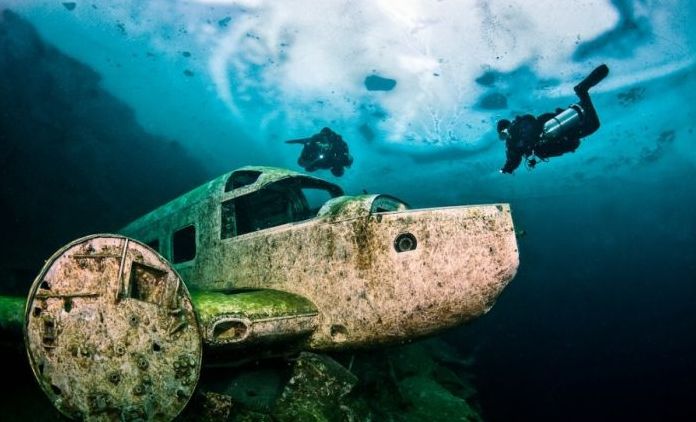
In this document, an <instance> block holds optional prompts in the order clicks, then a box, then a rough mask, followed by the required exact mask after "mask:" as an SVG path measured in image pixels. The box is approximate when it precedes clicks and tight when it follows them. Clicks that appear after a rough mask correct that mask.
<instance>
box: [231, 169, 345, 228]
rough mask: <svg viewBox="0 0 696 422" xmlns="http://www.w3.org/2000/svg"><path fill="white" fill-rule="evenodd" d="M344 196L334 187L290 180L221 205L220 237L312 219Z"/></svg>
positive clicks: (296, 179) (295, 179) (302, 180)
mask: <svg viewBox="0 0 696 422" xmlns="http://www.w3.org/2000/svg"><path fill="white" fill-rule="evenodd" d="M341 194H342V192H341V190H340V189H339V188H338V187H336V186H334V185H331V184H328V183H325V182H321V181H316V180H313V179H308V178H307V179H303V178H290V179H285V180H281V181H279V182H277V183H274V184H272V185H269V186H267V187H265V188H263V189H261V190H258V191H255V192H251V193H249V194H247V195H242V196H239V197H236V198H232V199H229V200H227V201H225V202H223V203H222V208H221V219H222V221H221V223H222V224H221V233H220V237H221V238H223V239H227V238H230V237H233V236H235V235H236V236H239V235H242V234H245V233H250V232H254V231H257V230H264V229H268V228H271V227H276V226H280V225H282V224H287V223H293V222H297V221H303V220H307V219H310V218H313V217H315V216H316V215H317V212H318V211H319V209H320V208H321V206H322V205H323V204H324V203H325V202H326V201H328V200H329V199H331V198H335V197H337V196H340V195H341Z"/></svg>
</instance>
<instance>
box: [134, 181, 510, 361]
mask: <svg viewBox="0 0 696 422" xmlns="http://www.w3.org/2000/svg"><path fill="white" fill-rule="evenodd" d="M249 169H252V170H256V171H261V172H263V174H262V175H261V176H259V177H258V179H257V180H256V182H253V183H251V184H246V185H244V186H243V187H240V188H238V189H233V190H226V189H225V186H226V185H227V182H228V181H229V180H230V179H229V178H230V177H233V176H234V172H233V173H228V174H227V175H224V176H222V177H220V178H218V179H215V180H214V181H212V182H210V183H208V184H206V185H204V186H203V187H201V188H199V189H196V190H194V191H192V192H191V193H189V194H186V195H183V196H182V197H180V198H178V199H177V200H175V201H173V202H171V203H169V204H166V205H164V206H163V207H161V208H159V209H157V210H155V211H153V212H152V213H150V214H148V215H147V216H145V217H143V218H142V219H139V220H136V221H135V222H133V223H132V224H130V225H128V226H127V227H125V228H124V229H123V231H122V232H123V234H125V235H127V236H132V237H134V238H137V239H140V240H142V241H146V242H149V241H151V240H155V239H156V240H158V242H159V243H160V245H162V246H161V250H160V252H161V253H162V254H163V255H164V256H165V257H166V258H170V259H171V257H172V250H171V245H172V234H173V233H174V232H175V231H176V230H178V229H180V228H182V227H185V226H187V225H194V226H195V228H196V257H195V259H192V260H189V261H187V262H181V263H177V264H175V265H174V266H175V268H176V269H177V271H178V272H179V273H180V274H181V276H182V277H183V279H184V280H185V281H186V283H188V284H189V285H190V286H193V287H195V288H197V289H202V290H208V289H213V290H238V289H270V290H278V291H284V292H289V293H293V294H296V295H299V296H301V297H304V298H306V299H308V300H309V301H311V302H312V303H313V304H314V305H315V306H316V309H317V311H318V315H317V316H316V318H315V320H314V324H315V326H316V329H315V331H314V332H313V334H312V336H311V337H310V338H309V340H308V342H307V343H306V344H305V345H304V347H305V348H309V349H313V350H325V349H336V348H346V347H353V346H366V345H374V344H380V343H391V342H399V341H404V340H408V339H412V338H414V337H419V336H424V335H428V334H431V333H434V332H437V331H439V330H442V329H445V328H448V327H452V326H455V325H458V324H461V323H464V322H466V321H468V320H471V319H472V318H475V317H478V316H480V315H482V314H483V313H485V312H487V311H488V310H489V309H490V307H491V306H492V305H493V303H494V302H495V300H496V298H497V297H498V295H499V294H500V293H501V292H502V290H503V288H504V287H505V286H506V285H507V283H508V282H509V281H510V280H511V279H512V278H513V277H514V275H515V273H516V272H517V267H518V264H519V257H518V250H517V241H516V238H515V231H514V226H513V222H512V216H511V213H510V207H509V205H507V204H492V205H477V206H460V207H447V208H431V209H422V210H407V209H406V206H405V204H395V203H394V201H389V197H386V196H383V195H360V196H341V197H338V198H334V199H332V200H330V201H329V202H326V204H325V205H324V207H322V208H321V209H320V210H319V212H318V213H317V212H316V211H315V217H314V218H310V219H308V220H304V221H299V222H292V223H286V224H280V225H277V226H275V227H270V228H266V229H262V230H258V231H251V232H248V233H245V234H241V235H236V236H225V235H223V233H224V230H223V228H222V227H221V215H223V210H221V206H222V204H223V203H231V201H235V200H236V198H240V197H242V198H243V197H245V196H246V195H251V194H252V193H257V192H263V191H264V190H266V189H268V191H271V187H275V189H276V190H277V189H280V188H281V186H290V185H289V184H287V183H285V182H286V181H287V180H288V179H291V178H293V177H297V180H298V182H299V181H301V180H302V177H304V176H302V177H300V176H301V175H299V174H298V173H297V174H295V173H291V172H286V171H283V170H274V169H268V168H260V167H259V168H245V169H242V170H244V171H248V170H249ZM230 175H232V176H230ZM281 180H282V181H283V183H285V184H284V185H281V184H280V183H281V182H279V181H281ZM274 183H275V185H274ZM289 196H293V195H289ZM270 204H271V206H274V207H278V208H279V209H281V212H284V211H282V210H283V206H285V207H286V208H285V209H286V210H288V212H291V211H289V210H292V209H294V208H296V207H297V206H298V204H297V203H288V204H278V202H277V201H274V202H270ZM234 206H235V207H236V203H235V205H234ZM262 206H269V205H266V204H264V205H261V204H260V205H259V208H258V211H261V210H262V208H261V207H262ZM232 210H234V208H232ZM227 211H229V210H227ZM253 211H254V210H252V213H253ZM235 212H236V211H235ZM281 220H282V219H281ZM226 221H227V220H226ZM282 221H287V220H282Z"/></svg>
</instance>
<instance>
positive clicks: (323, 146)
mask: <svg viewBox="0 0 696 422" xmlns="http://www.w3.org/2000/svg"><path fill="white" fill-rule="evenodd" d="M285 143H288V144H302V145H304V147H303V148H302V153H300V158H298V160H297V164H299V165H300V166H302V167H304V169H305V170H307V171H315V170H318V169H331V173H332V174H333V175H334V176H336V177H340V176H342V175H343V172H344V171H345V169H344V167H350V165H351V164H353V157H352V156H351V155H350V154H349V153H348V144H347V143H346V142H345V141H344V140H343V138H342V137H341V135H339V134H338V133H336V132H334V131H333V130H331V129H329V128H328V127H325V128H323V129H322V130H321V132H319V133H317V134H316V135H312V136H311V137H309V138H302V139H292V140H289V141H285Z"/></svg>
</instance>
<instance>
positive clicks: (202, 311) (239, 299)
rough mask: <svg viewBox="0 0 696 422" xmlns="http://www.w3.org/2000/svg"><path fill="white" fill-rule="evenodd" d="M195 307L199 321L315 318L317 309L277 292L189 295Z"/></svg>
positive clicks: (202, 292)
mask: <svg viewBox="0 0 696 422" xmlns="http://www.w3.org/2000/svg"><path fill="white" fill-rule="evenodd" d="M191 297H192V300H193V303H194V307H195V309H196V312H197V313H198V316H199V318H200V320H201V321H207V320H209V319H211V318H213V317H215V316H216V315H224V314H228V313H234V314H239V315H244V316H246V317H249V318H272V317H277V316H288V315H307V314H315V313H316V312H317V309H316V307H315V306H314V304H312V302H310V301H309V300H307V299H305V298H303V297H300V296H297V295H294V294H292V293H286V292H281V291H277V290H252V291H246V292H234V293H225V292H213V291H196V292H191Z"/></svg>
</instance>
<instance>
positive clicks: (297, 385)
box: [181, 340, 482, 422]
mask: <svg viewBox="0 0 696 422" xmlns="http://www.w3.org/2000/svg"><path fill="white" fill-rule="evenodd" d="M453 360H455V361H457V362H459V363H461V362H467V361H466V360H465V359H463V358H461V357H458V356H457V353H456V352H454V351H452V350H451V349H449V347H448V346H447V345H446V344H445V343H444V342H443V341H440V340H427V341H423V342H418V343H413V344H410V345H405V346H397V347H393V348H388V349H384V350H365V351H360V352H356V353H344V354H339V355H333V356H332V357H330V356H328V355H323V354H315V353H308V352H302V353H300V354H299V356H298V357H297V358H295V359H291V360H289V361H287V362H288V364H289V365H290V366H289V368H288V371H287V372H288V373H287V374H286V376H285V378H284V379H283V380H280V379H279V378H278V376H277V373H278V371H277V370H266V369H261V370H260V369H259V366H258V365H251V366H249V367H247V368H236V369H233V370H231V372H229V373H230V374H232V375H231V376H227V379H228V380H230V381H227V382H223V383H220V382H215V381H213V382H211V381H210V380H209V379H206V378H207V377H206V374H204V375H203V378H202V379H201V385H200V388H199V392H198V394H197V395H196V396H194V398H193V399H192V404H191V406H190V407H189V408H188V409H187V410H186V411H185V412H184V414H183V415H182V417H181V420H182V421H184V422H188V421H194V420H196V421H198V420H203V421H213V420H227V421H235V422H239V421H269V422H270V421H276V422H294V421H316V422H334V421H336V422H352V421H368V420H373V421H377V420H391V421H395V422H416V421H423V420H428V421H430V422H449V421H468V422H478V421H481V420H482V417H481V412H480V410H479V407H478V404H477V401H476V400H477V392H476V389H475V387H474V386H473V384H472V382H471V380H470V379H469V378H468V377H467V376H466V372H465V369H464V370H463V369H462V368H461V365H459V364H455V365H453V364H452V363H451V362H452V361H453ZM339 361H340V363H339ZM448 362H449V363H448ZM260 365H261V367H263V363H261V364H260ZM348 366H349V367H350V370H348ZM223 371H224V370H223ZM280 372H283V371H280ZM208 378H209V377H208ZM239 380H243V382H237V381H239ZM269 385H271V387H270V389H271V390H277V391H278V392H277V393H275V394H273V395H268V394H267V393H268V391H266V392H264V391H263V390H268V389H269ZM221 391H223V392H221ZM257 394H258V395H257ZM259 396H265V397H264V398H263V399H262V400H258V397H259Z"/></svg>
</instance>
